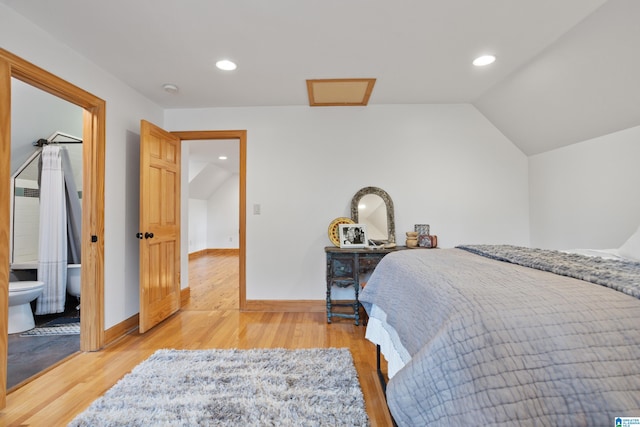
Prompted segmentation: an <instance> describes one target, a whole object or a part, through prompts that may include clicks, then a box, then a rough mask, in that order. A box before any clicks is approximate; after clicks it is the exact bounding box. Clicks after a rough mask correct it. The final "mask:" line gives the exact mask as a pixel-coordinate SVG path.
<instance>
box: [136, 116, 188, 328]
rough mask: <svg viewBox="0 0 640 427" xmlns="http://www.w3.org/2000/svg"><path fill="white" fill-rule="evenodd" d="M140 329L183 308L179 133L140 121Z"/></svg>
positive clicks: (153, 324)
mask: <svg viewBox="0 0 640 427" xmlns="http://www.w3.org/2000/svg"><path fill="white" fill-rule="evenodd" d="M138 238H139V239H140V327H139V328H140V333H144V332H146V331H148V330H149V329H151V328H153V327H154V326H155V325H157V324H158V323H160V322H162V321H163V320H164V319H166V318H167V317H169V316H170V315H171V314H173V313H175V312H176V311H178V310H179V309H180V139H179V138H178V137H177V136H174V135H172V134H170V133H169V132H166V131H165V130H163V129H161V128H159V127H157V126H155V125H153V124H151V123H149V122H147V121H144V120H142V121H141V124H140V229H139V233H138Z"/></svg>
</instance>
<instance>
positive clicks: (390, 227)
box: [351, 187, 396, 243]
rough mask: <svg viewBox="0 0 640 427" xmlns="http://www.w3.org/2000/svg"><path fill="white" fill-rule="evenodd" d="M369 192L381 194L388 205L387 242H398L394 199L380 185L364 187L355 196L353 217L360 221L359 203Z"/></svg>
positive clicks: (352, 204) (352, 206)
mask: <svg viewBox="0 0 640 427" xmlns="http://www.w3.org/2000/svg"><path fill="white" fill-rule="evenodd" d="M368 194H373V195H376V196H380V197H381V198H382V200H383V201H384V204H385V205H386V207H387V237H388V239H387V242H388V243H395V242H396V223H395V215H394V211H393V200H391V197H390V196H389V194H388V193H387V192H386V191H384V190H383V189H382V188H378V187H364V188H362V189H360V190H358V192H357V193H356V194H355V195H354V196H353V198H352V199H351V219H352V220H354V221H355V222H356V224H357V223H358V204H359V203H360V199H362V198H363V197H364V196H366V195H368Z"/></svg>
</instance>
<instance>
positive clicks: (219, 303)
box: [0, 254, 391, 426]
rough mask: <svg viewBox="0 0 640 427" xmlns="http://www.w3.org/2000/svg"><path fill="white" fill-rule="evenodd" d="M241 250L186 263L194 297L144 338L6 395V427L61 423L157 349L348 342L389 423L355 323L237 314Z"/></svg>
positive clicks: (135, 336)
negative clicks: (328, 322)
mask: <svg viewBox="0 0 640 427" xmlns="http://www.w3.org/2000/svg"><path fill="white" fill-rule="evenodd" d="M237 283H238V257H237V255H228V254H226V255H225V254H222V255H206V256H203V257H199V258H197V259H194V260H192V261H190V262H189V284H190V287H191V298H190V301H189V302H188V303H187V304H186V305H184V306H183V307H182V309H181V310H180V311H179V312H178V313H177V314H175V315H173V316H172V317H171V318H169V319H167V320H165V321H164V322H163V323H161V324H160V325H158V326H157V327H155V328H153V329H152V330H150V331H149V332H147V333H145V334H144V335H141V334H139V333H138V332H137V331H136V332H133V333H131V334H129V335H126V336H125V337H124V338H122V339H120V340H118V341H117V342H116V343H113V344H111V345H109V346H107V347H106V348H104V349H103V350H101V351H97V352H87V353H78V354H76V355H74V356H72V357H71V358H69V359H66V360H65V361H64V362H62V363H61V364H59V365H58V366H56V367H54V368H53V369H51V370H49V371H48V372H46V373H45V374H43V375H41V376H39V377H38V378H35V379H34V380H32V381H31V382H29V383H27V384H26V385H24V386H22V387H20V388H19V389H17V390H15V391H13V392H11V393H10V394H9V395H8V396H7V407H6V408H5V409H3V410H2V412H1V413H0V425H2V426H64V425H66V424H67V423H68V422H69V421H71V420H72V419H73V418H74V417H75V416H76V415H77V414H79V413H80V412H82V411H83V410H84V409H85V408H86V407H87V406H89V404H91V402H93V401H94V400H95V399H96V398H98V397H99V396H100V395H102V394H103V393H104V392H105V391H107V390H108V389H109V388H110V387H111V386H113V385H114V384H115V383H116V382H117V381H118V380H119V379H120V378H121V377H122V376H124V375H125V374H126V373H128V372H129V371H131V369H133V367H134V366H136V365H137V364H139V363H140V362H142V361H143V360H145V359H146V358H147V357H149V356H150V355H151V354H152V353H153V352H154V351H155V350H157V349H160V348H178V349H207V348H240V349H245V348H276V347H281V348H315V347H348V348H349V349H350V350H351V354H352V355H353V359H354V362H355V365H356V369H357V371H358V375H359V377H360V385H361V387H362V391H363V394H364V397H365V403H366V407H367V413H368V414H369V418H370V420H371V424H372V426H390V425H391V420H390V418H389V416H388V412H387V407H386V403H385V401H384V395H383V393H382V390H381V388H380V386H379V383H378V380H377V376H376V374H375V363H376V362H375V348H374V346H373V344H371V343H370V342H368V341H367V340H366V339H365V338H364V332H365V328H364V327H363V326H355V325H354V324H353V322H352V321H350V320H347V319H345V320H336V321H334V323H332V324H331V325H329V324H327V322H326V317H325V314H324V313H309V312H308V313H304V312H301V313H290V312H287V313H281V312H278V313H276V312H274V313H268V312H240V311H239V310H238V289H237Z"/></svg>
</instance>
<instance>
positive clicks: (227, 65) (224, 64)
mask: <svg viewBox="0 0 640 427" xmlns="http://www.w3.org/2000/svg"><path fill="white" fill-rule="evenodd" d="M216 67H218V68H219V69H221V70H224V71H233V70H235V69H236V68H238V66H237V65H236V64H235V63H234V62H231V61H229V60H228V59H222V60H220V61H218V62H216Z"/></svg>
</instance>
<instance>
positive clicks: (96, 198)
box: [0, 48, 106, 409]
mask: <svg viewBox="0 0 640 427" xmlns="http://www.w3.org/2000/svg"><path fill="white" fill-rule="evenodd" d="M12 78H16V79H18V80H20V81H21V82H24V83H26V84H28V85H31V86H34V87H36V88H38V89H41V90H43V91H45V92H47V93H50V94H52V95H54V96H56V97H59V98H61V99H64V100H66V101H68V102H70V103H72V104H74V105H76V106H78V107H80V108H81V109H82V121H83V126H82V140H83V147H84V149H83V176H84V177H86V179H84V186H83V195H82V196H83V197H82V199H83V200H82V235H83V236H87V237H88V236H91V239H88V238H86V239H83V240H82V243H81V245H82V253H83V257H84V259H85V262H84V263H83V265H82V268H81V288H82V295H83V307H84V308H85V309H84V310H82V311H81V317H82V321H81V323H82V326H81V330H80V349H81V350H82V351H93V350H98V349H100V348H101V347H102V346H103V345H104V340H105V333H104V313H103V312H104V295H103V293H104V274H103V271H104V255H103V254H104V171H105V162H104V153H105V117H106V104H105V102H104V100H102V99H100V98H98V97H96V96H94V95H92V94H91V93H89V92H87V91H85V90H83V89H80V88H78V87H77V86H74V85H72V84H70V83H69V82H67V81H64V80H62V79H60V78H59V77H57V76H55V75H53V74H51V73H49V72H47V71H45V70H43V69H42V68H39V67H37V66H35V65H33V64H31V63H29V62H27V61H25V60H24V59H22V58H20V57H18V56H16V55H13V54H12V53H10V52H8V51H6V50H4V49H2V48H0V154H2V155H1V156H0V163H1V167H0V181H5V182H8V181H9V179H10V172H11V132H10V129H11V115H12V112H11V95H12V93H11V92H12V89H11V79H12ZM10 199H11V195H10V192H9V186H8V185H5V186H0V207H1V210H2V212H3V215H2V218H4V220H2V221H0V236H1V237H0V279H1V280H0V303H2V304H3V305H5V307H6V306H7V305H8V299H9V264H10V257H9V246H10V242H9V235H10V224H9V217H10ZM7 332H8V319H7V315H6V313H5V315H4V316H1V317H0V409H2V408H4V407H5V406H6V397H7V395H6V391H7V390H6V369H5V368H6V366H7V354H8V352H7V350H8V349H7V341H8V340H7ZM2 336H4V338H3V337H2Z"/></svg>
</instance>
